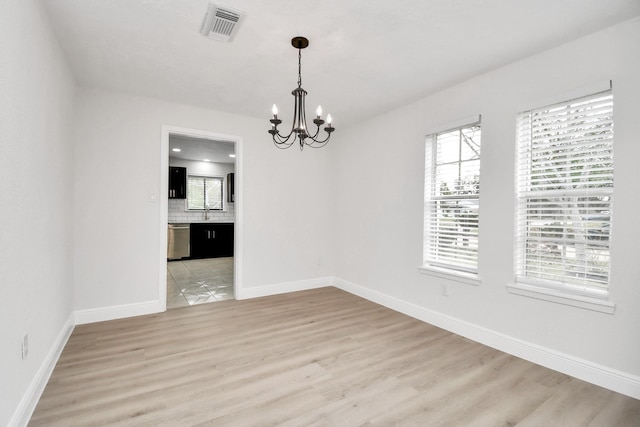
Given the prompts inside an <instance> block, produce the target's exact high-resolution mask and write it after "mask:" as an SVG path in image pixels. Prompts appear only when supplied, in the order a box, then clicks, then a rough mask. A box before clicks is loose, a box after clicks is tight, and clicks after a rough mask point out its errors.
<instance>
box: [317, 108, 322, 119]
mask: <svg viewBox="0 0 640 427" xmlns="http://www.w3.org/2000/svg"><path fill="white" fill-rule="evenodd" d="M316 116H318V119H319V118H320V117H321V116H322V106H321V105H318V109H317V110H316Z"/></svg>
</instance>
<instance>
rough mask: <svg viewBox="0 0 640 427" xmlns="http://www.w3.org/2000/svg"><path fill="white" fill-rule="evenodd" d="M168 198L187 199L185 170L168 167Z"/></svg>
mask: <svg viewBox="0 0 640 427" xmlns="http://www.w3.org/2000/svg"><path fill="white" fill-rule="evenodd" d="M169 198H170V199H186V198H187V168H181V167H178V166H169Z"/></svg>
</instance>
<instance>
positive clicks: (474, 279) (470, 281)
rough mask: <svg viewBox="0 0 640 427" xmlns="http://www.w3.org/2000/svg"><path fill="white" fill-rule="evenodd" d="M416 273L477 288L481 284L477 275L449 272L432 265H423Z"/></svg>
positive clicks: (455, 271) (446, 269) (449, 270)
mask: <svg viewBox="0 0 640 427" xmlns="http://www.w3.org/2000/svg"><path fill="white" fill-rule="evenodd" d="M418 271H420V273H422V274H426V275H428V276H434V277H439V278H441V279H447V280H453V281H456V282H460V283H464V284H467V285H473V286H478V285H479V284H480V282H481V280H480V277H479V276H478V275H477V274H474V273H467V272H464V271H457V270H451V269H448V268H442V267H435V266H433V265H423V266H421V267H418Z"/></svg>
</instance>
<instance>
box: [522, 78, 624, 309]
mask: <svg viewBox="0 0 640 427" xmlns="http://www.w3.org/2000/svg"><path fill="white" fill-rule="evenodd" d="M517 132H518V133H517V143H518V148H517V150H518V154H517V168H516V171H517V173H516V189H517V206H516V227H517V229H516V239H517V242H516V282H519V283H524V284H528V285H532V286H535V287H540V288H546V289H550V290H555V291H560V292H561V293H564V294H574V295H581V296H586V297H595V298H607V297H608V283H609V245H610V242H611V240H610V231H611V199H612V196H613V95H612V93H611V90H610V89H609V90H606V91H604V92H600V93H596V94H593V95H590V96H586V97H582V98H578V99H574V100H570V101H566V102H562V103H558V104H554V105H549V106H546V107H542V108H537V109H534V110H530V111H525V112H522V113H520V114H518V123H517Z"/></svg>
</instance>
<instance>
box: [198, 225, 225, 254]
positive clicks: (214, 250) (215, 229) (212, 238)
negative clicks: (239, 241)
mask: <svg viewBox="0 0 640 427" xmlns="http://www.w3.org/2000/svg"><path fill="white" fill-rule="evenodd" d="M190 230H191V232H190V237H191V242H190V244H191V258H218V257H231V256H233V223H191V228H190Z"/></svg>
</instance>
